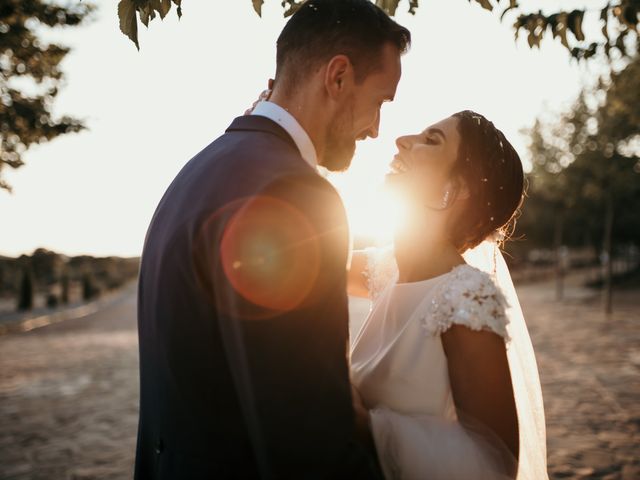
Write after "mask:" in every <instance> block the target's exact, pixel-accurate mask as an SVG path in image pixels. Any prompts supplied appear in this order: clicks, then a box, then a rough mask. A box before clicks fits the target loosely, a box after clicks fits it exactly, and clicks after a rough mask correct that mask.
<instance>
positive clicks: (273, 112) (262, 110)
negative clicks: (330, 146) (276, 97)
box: [251, 100, 318, 170]
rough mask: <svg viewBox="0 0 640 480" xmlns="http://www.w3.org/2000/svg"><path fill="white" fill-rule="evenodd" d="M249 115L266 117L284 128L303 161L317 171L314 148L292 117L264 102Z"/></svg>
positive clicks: (275, 106)
mask: <svg viewBox="0 0 640 480" xmlns="http://www.w3.org/2000/svg"><path fill="white" fill-rule="evenodd" d="M251 115H260V116H261V117H266V118H268V119H269V120H273V121H274V122H276V123H277V124H278V125H280V126H281V127H282V128H284V129H285V131H286V132H287V133H288V134H289V135H291V138H293V141H294V143H295V144H296V146H297V147H298V150H300V155H302V158H303V159H304V161H305V162H307V163H308V164H309V165H311V167H312V168H313V169H314V170H317V169H318V155H317V153H316V148H315V147H314V146H313V142H312V141H311V138H310V137H309V134H308V133H307V132H306V131H305V130H304V128H302V125H300V124H299V123H298V121H297V120H296V119H295V118H294V116H293V115H291V114H290V113H289V112H287V111H286V110H285V109H284V108H282V107H281V106H280V105H278V104H276V103H273V102H268V101H266V100H265V101H262V102H260V103H258V104H257V105H256V107H255V108H254V109H253V112H251Z"/></svg>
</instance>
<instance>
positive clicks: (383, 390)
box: [349, 111, 547, 480]
mask: <svg viewBox="0 0 640 480" xmlns="http://www.w3.org/2000/svg"><path fill="white" fill-rule="evenodd" d="M397 146H398V149H399V152H398V154H397V155H396V157H395V159H394V161H393V163H392V169H393V171H392V173H390V174H389V175H388V177H387V183H388V185H389V187H390V188H392V189H394V190H395V191H397V192H398V193H400V194H401V195H402V196H403V198H404V200H405V204H406V205H407V208H408V209H409V210H410V211H409V215H408V216H407V218H408V219H410V221H406V222H405V224H404V225H402V226H401V227H400V228H399V229H398V231H397V232H396V234H395V243H394V247H393V248H392V249H367V250H364V251H356V252H354V254H353V258H352V262H351V268H350V271H349V293H350V294H351V295H359V296H369V297H370V298H371V299H372V302H373V303H372V308H371V311H370V313H369V316H368V318H367V319H366V321H365V323H364V325H363V326H362V328H361V330H360V332H359V333H358V334H357V335H356V336H355V337H354V339H353V341H352V346H351V376H352V382H353V385H354V388H355V390H356V393H359V395H360V396H361V400H362V404H363V405H364V406H365V407H366V408H367V409H368V410H369V412H368V414H369V423H370V427H371V431H372V434H373V438H374V441H375V445H376V450H377V452H378V456H379V460H380V463H381V465H382V468H383V471H384V474H385V477H386V478H387V479H415V480H440V479H442V480H457V479H474V480H482V479H501V478H517V479H519V480H520V479H522V480H525V479H526V480H546V479H547V472H546V445H545V442H546V439H545V426H544V411H543V405H542V395H541V389H540V381H539V378H538V371H537V367H536V362H535V356H534V353H533V349H532V346H531V341H530V339H529V334H528V331H527V327H526V324H525V323H524V319H523V316H522V311H521V309H520V306H519V303H518V298H517V295H516V293H515V289H514V287H513V283H512V281H511V277H510V275H509V271H508V269H507V267H506V264H505V262H504V259H503V257H502V255H501V253H500V250H499V248H498V246H499V244H500V243H501V242H502V241H503V240H504V238H505V236H506V235H508V234H509V233H510V231H511V229H512V226H513V224H514V221H515V217H516V215H517V212H518V209H519V207H520V205H521V202H522V198H523V171H522V164H521V162H520V158H519V157H518V154H517V153H516V151H515V150H514V149H513V147H512V146H511V144H510V143H509V142H508V141H507V139H506V138H505V137H504V135H503V133H502V132H501V131H500V130H498V129H496V128H495V127H494V125H493V124H492V123H491V122H489V121H488V120H487V119H486V118H484V117H483V116H481V115H478V114H476V113H474V112H470V111H464V112H460V113H457V114H455V115H453V116H451V117H449V118H446V119H445V120H442V121H441V122H439V123H436V124H435V125H433V126H431V127H429V128H427V129H426V130H425V131H423V132H422V133H420V134H417V135H410V136H405V137H401V138H399V139H398V140H397Z"/></svg>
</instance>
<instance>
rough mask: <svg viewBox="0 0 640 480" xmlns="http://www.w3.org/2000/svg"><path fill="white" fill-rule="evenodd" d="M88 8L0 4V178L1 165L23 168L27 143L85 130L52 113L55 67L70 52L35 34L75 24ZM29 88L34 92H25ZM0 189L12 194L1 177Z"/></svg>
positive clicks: (34, 1)
mask: <svg viewBox="0 0 640 480" xmlns="http://www.w3.org/2000/svg"><path fill="white" fill-rule="evenodd" d="M92 9H93V7H92V6H91V5H89V4H87V3H80V2H77V4H76V5H74V6H71V7H63V6H59V5H56V4H54V3H50V2H48V1H45V0H2V2H1V3H0V175H1V174H2V169H3V168H4V167H10V168H19V167H20V166H22V165H23V164H24V161H23V159H22V154H23V153H24V152H25V151H26V150H27V149H28V148H29V147H30V146H31V145H33V144H35V143H41V142H44V141H49V140H52V139H54V138H56V137H57V136H59V135H63V134H65V133H69V132H78V131H80V130H82V129H83V128H84V126H83V124H82V122H81V121H79V120H77V119H75V118H72V117H69V116H64V117H62V118H58V119H56V118H54V117H53V116H52V114H51V109H52V106H53V101H54V100H55V97H56V95H57V93H58V88H59V86H60V84H61V82H62V79H63V73H62V71H61V70H60V68H59V65H60V62H61V61H62V60H63V59H64V58H65V56H66V55H67V54H68V53H69V50H70V49H69V48H68V47H65V46H62V45H56V44H53V43H46V42H44V41H43V40H42V39H41V38H40V31H41V29H42V27H58V26H76V25H79V24H80V23H81V22H82V21H83V20H84V19H85V18H86V17H87V15H88V14H89V13H90V12H91V11H92ZM25 79H26V80H27V82H26V86H25ZM34 85H35V87H36V88H35V89H34V88H32V87H33V86H34ZM33 90H35V91H37V92H39V93H37V94H35V95H32V94H28V93H26V92H27V91H33ZM0 189H5V190H8V191H11V187H10V186H9V184H8V183H7V182H6V181H5V180H3V179H2V177H1V176H0Z"/></svg>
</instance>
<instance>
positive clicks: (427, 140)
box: [424, 134, 440, 145]
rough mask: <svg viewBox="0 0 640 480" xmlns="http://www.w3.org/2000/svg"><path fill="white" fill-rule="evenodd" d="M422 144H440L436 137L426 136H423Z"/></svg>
mask: <svg viewBox="0 0 640 480" xmlns="http://www.w3.org/2000/svg"><path fill="white" fill-rule="evenodd" d="M424 143H426V144H427V145H438V143H440V139H439V138H438V137H437V136H436V135H429V134H426V135H425V136H424Z"/></svg>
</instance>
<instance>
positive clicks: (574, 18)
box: [567, 10, 584, 42]
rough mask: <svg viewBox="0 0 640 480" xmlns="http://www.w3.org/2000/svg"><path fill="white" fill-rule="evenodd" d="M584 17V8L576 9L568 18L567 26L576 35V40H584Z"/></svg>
mask: <svg viewBox="0 0 640 480" xmlns="http://www.w3.org/2000/svg"><path fill="white" fill-rule="evenodd" d="M583 19H584V11H583V10H574V11H572V12H571V13H570V14H569V17H568V19H567V27H568V28H569V30H571V32H572V33H573V35H574V36H575V37H576V40H578V41H579V42H582V41H583V40H584V33H583V32H582V20H583Z"/></svg>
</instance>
